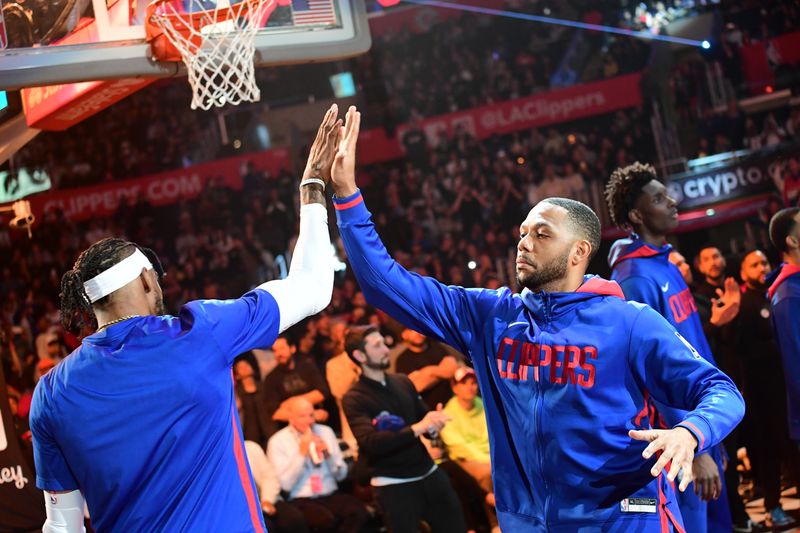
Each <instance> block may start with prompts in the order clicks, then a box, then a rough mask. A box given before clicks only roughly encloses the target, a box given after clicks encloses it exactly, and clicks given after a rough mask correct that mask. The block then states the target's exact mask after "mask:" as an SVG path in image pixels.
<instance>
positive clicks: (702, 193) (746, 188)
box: [667, 150, 796, 211]
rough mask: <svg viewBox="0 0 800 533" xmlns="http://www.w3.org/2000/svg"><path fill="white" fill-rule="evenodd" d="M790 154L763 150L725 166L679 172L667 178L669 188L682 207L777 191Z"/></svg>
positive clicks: (694, 206)
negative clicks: (763, 151) (764, 151)
mask: <svg viewBox="0 0 800 533" xmlns="http://www.w3.org/2000/svg"><path fill="white" fill-rule="evenodd" d="M795 153H796V152H795ZM791 154H792V152H790V151H787V150H780V151H777V152H773V153H768V154H764V153H760V154H758V155H754V156H751V157H748V158H745V159H740V160H738V161H736V162H734V163H732V164H730V165H726V166H724V167H718V168H713V169H710V170H705V171H700V172H691V173H685V174H678V175H675V176H672V177H670V178H667V190H668V191H669V194H670V196H672V197H673V198H674V199H675V200H676V201H677V202H678V210H679V211H689V210H692V209H699V208H701V207H705V206H709V205H713V204H717V203H720V202H725V201H728V200H735V199H738V198H745V197H747V196H753V195H756V194H761V193H769V192H777V187H778V185H779V184H780V183H781V174H782V172H783V171H784V168H785V167H786V161H787V160H788V159H789V157H790V156H791Z"/></svg>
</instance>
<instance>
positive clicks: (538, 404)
mask: <svg viewBox="0 0 800 533" xmlns="http://www.w3.org/2000/svg"><path fill="white" fill-rule="evenodd" d="M542 296H543V303H544V305H543V308H544V326H548V325H549V323H550V295H549V294H547V293H545V294H543V295H542ZM540 331H541V332H542V333H544V327H542V328H541V329H540ZM540 339H541V337H540ZM550 363H551V364H552V361H551V362H550ZM543 383H544V374H542V375H540V376H539V382H538V383H536V389H535V391H536V394H535V395H534V404H533V406H534V410H535V411H536V417H535V422H534V426H535V427H534V429H535V431H536V438H537V439H538V441H539V443H538V446H536V454H537V456H538V458H539V472H541V476H542V481H543V482H544V494H545V497H544V502H542V510H543V514H544V523H545V527H547V522H548V521H547V510H548V507H549V505H548V501H549V498H550V488H549V487H548V484H547V476H546V475H545V471H544V454H543V453H542V446H543V445H544V437H543V436H542V411H543V408H542V406H543V404H544V398H543V396H544V392H543ZM540 396H541V398H540Z"/></svg>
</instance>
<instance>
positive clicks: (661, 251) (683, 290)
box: [608, 235, 716, 366]
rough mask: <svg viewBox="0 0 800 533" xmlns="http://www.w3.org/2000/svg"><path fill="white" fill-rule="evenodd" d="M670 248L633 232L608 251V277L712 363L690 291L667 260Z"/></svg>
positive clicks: (628, 297) (628, 296) (630, 297)
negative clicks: (650, 308)
mask: <svg viewBox="0 0 800 533" xmlns="http://www.w3.org/2000/svg"><path fill="white" fill-rule="evenodd" d="M671 251H672V245H670V244H665V245H664V246H662V247H660V248H656V247H655V246H651V245H649V244H647V243H646V242H644V241H642V240H641V239H639V238H638V237H636V236H635V235H634V236H632V238H630V239H620V240H618V241H617V242H615V243H614V244H613V245H612V246H611V251H610V252H609V254H608V264H609V266H610V267H611V279H612V280H614V281H616V282H617V283H619V286H620V287H622V292H623V293H625V298H626V299H628V300H633V301H634V302H639V303H643V304H647V305H649V306H650V307H652V308H653V309H655V310H656V311H657V312H658V314H660V315H661V316H663V317H664V318H666V319H667V320H668V321H669V323H670V324H672V327H674V328H675V329H676V330H678V332H679V333H680V334H681V336H682V337H683V338H684V339H686V340H687V341H689V344H691V345H692V346H693V347H694V348H695V349H696V350H697V352H698V353H699V354H700V355H701V356H702V357H703V359H705V360H706V361H708V362H709V363H711V364H712V365H714V366H716V362H715V361H714V356H713V355H712V354H711V348H710V346H709V345H708V340H707V339H706V335H705V333H703V323H702V322H701V320H700V315H699V313H698V312H697V307H696V306H695V303H694V297H693V296H692V291H691V289H689V287H688V286H687V285H686V282H685V281H684V279H683V276H682V275H681V272H680V270H678V267H676V266H675V265H673V264H672V263H670V262H669V253H670V252H671Z"/></svg>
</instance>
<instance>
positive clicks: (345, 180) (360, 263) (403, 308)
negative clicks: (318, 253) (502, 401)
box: [331, 107, 502, 355]
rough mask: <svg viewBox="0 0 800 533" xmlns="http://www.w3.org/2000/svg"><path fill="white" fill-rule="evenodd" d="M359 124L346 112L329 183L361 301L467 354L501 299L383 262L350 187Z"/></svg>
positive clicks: (374, 235)
mask: <svg viewBox="0 0 800 533" xmlns="http://www.w3.org/2000/svg"><path fill="white" fill-rule="evenodd" d="M359 123H360V114H359V113H358V112H357V111H356V110H355V108H353V107H351V108H350V110H349V111H348V113H347V121H346V127H345V128H344V129H343V133H342V143H341V145H340V149H339V153H338V154H337V155H336V160H335V162H334V165H333V172H332V176H331V180H332V184H333V190H334V193H335V195H336V196H335V197H334V205H335V207H336V216H337V220H338V223H339V230H340V232H341V235H342V241H343V242H344V246H345V249H346V251H347V256H348V258H349V260H350V265H351V266H352V268H353V272H354V273H355V276H356V279H357V280H358V282H359V284H360V285H361V289H362V290H363V291H364V296H365V297H366V298H367V301H369V302H370V303H371V304H373V305H375V306H376V307H378V308H380V309H382V310H384V311H386V312H387V313H388V314H389V315H391V316H392V317H393V318H395V319H397V320H399V321H400V322H402V323H403V324H404V325H406V326H407V327H410V328H412V329H415V330H417V331H420V332H422V333H424V334H425V335H427V336H430V337H433V338H436V339H438V340H441V341H444V342H446V343H448V344H450V345H452V346H454V347H456V348H457V349H458V350H459V351H460V352H461V353H463V354H465V355H466V354H469V352H470V348H471V346H472V341H473V337H474V335H475V333H476V332H479V331H481V330H482V328H483V326H484V322H485V321H484V317H486V316H487V315H488V313H489V311H490V310H491V309H493V308H494V307H495V306H497V305H498V303H499V302H500V301H501V297H502V293H500V292H497V291H490V290H483V289H464V288H463V287H450V286H446V285H444V284H442V283H440V282H438V281H436V280H435V279H433V278H429V277H423V276H419V275H417V274H415V273H413V272H408V271H407V270H406V269H404V268H403V267H402V266H400V265H399V264H398V263H397V262H396V261H395V260H394V259H392V258H391V257H390V256H389V254H388V252H387V251H386V247H385V246H384V245H383V243H382V242H381V240H380V238H379V237H378V234H377V233H376V232H375V227H374V224H373V223H372V220H371V215H370V213H369V211H367V208H366V207H365V206H364V201H363V198H362V197H361V193H360V192H359V190H358V188H357V187H356V181H355V146H356V139H357V136H358V128H359Z"/></svg>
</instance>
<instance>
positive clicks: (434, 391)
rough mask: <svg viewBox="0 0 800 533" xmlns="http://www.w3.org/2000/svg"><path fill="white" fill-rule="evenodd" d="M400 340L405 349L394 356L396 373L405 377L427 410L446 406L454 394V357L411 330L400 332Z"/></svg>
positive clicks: (435, 343)
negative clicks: (452, 384)
mask: <svg viewBox="0 0 800 533" xmlns="http://www.w3.org/2000/svg"><path fill="white" fill-rule="evenodd" d="M403 341H404V342H405V344H406V349H405V350H404V351H403V352H401V353H400V355H398V356H397V363H396V365H395V366H396V369H397V372H399V373H401V374H406V375H407V376H408V379H410V380H411V383H413V384H414V388H416V389H417V392H419V393H420V395H422V399H423V400H424V401H425V404H426V405H427V406H428V407H429V408H431V409H435V408H436V406H437V405H438V404H440V403H441V404H442V405H444V404H445V403H447V400H449V399H450V397H451V396H452V395H453V393H452V392H451V390H450V378H452V377H453V372H455V371H456V368H458V362H457V361H456V358H455V357H453V356H452V355H450V354H449V352H448V351H447V349H446V348H445V347H444V346H443V345H442V344H441V343H438V342H433V341H430V340H429V339H428V338H427V337H426V336H425V335H423V334H422V333H419V332H417V331H414V330H413V329H405V330H403Z"/></svg>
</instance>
